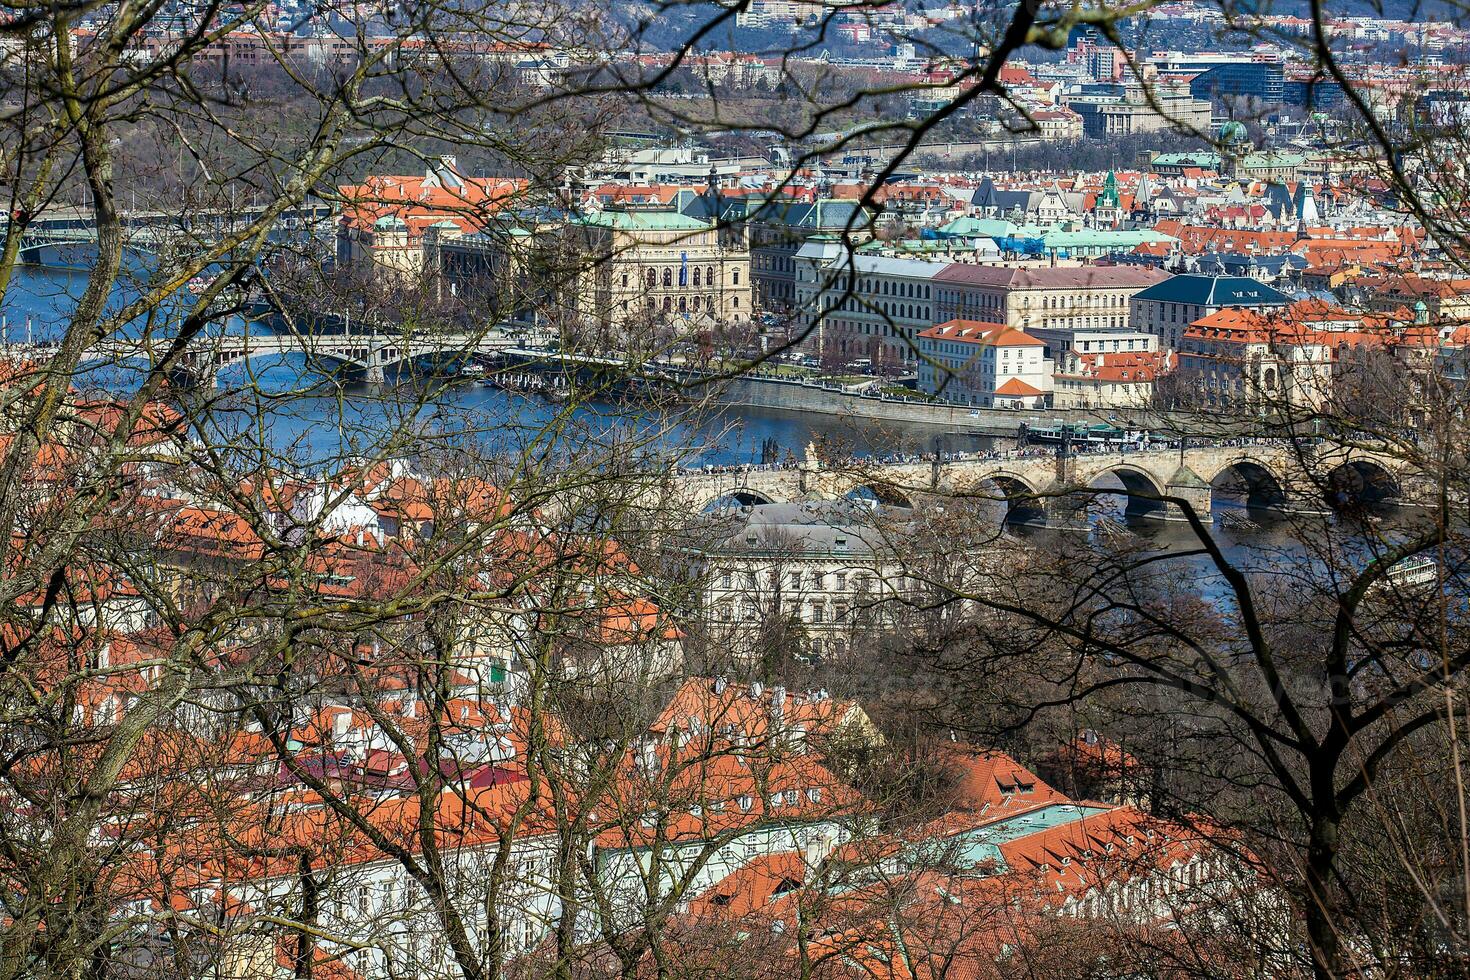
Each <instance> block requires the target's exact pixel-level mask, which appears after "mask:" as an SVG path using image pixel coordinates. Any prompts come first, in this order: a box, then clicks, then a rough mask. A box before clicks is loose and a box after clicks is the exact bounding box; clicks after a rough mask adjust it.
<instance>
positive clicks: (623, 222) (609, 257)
mask: <svg viewBox="0 0 1470 980" xmlns="http://www.w3.org/2000/svg"><path fill="white" fill-rule="evenodd" d="M569 231H570V232H571V234H570V235H569V238H571V239H572V240H573V242H574V247H576V248H577V249H579V250H580V251H581V253H582V257H581V271H580V273H579V275H578V284H577V290H576V292H577V299H576V304H577V311H578V313H580V314H581V315H582V316H584V317H589V318H591V319H594V320H596V321H598V322H599V323H601V324H604V325H607V326H611V327H615V328H621V327H624V326H627V325H630V324H634V323H677V322H679V321H686V322H689V323H690V324H691V325H694V324H697V323H700V322H704V323H710V322H717V323H733V322H736V321H740V320H745V319H747V318H749V316H750V312H751V303H752V292H751V281H750V248H749V245H748V243H747V240H746V238H745V233H744V230H743V229H741V228H720V227H719V226H717V225H716V224H714V223H711V222H709V221H703V220H700V219H699V218H691V217H689V216H688V215H684V214H681V213H679V212H678V211H675V210H673V209H672V208H667V207H655V208H641V207H628V208H626V209H618V210H613V209H609V210H606V211H601V212H598V213H595V214H588V215H583V216H581V217H579V218H576V219H574V220H573V222H572V224H571V227H570V229H569Z"/></svg>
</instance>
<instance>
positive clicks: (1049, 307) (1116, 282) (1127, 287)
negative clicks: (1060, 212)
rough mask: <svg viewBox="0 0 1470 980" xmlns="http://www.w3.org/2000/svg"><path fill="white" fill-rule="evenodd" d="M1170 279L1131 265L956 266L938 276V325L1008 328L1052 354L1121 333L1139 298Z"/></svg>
mask: <svg viewBox="0 0 1470 980" xmlns="http://www.w3.org/2000/svg"><path fill="white" fill-rule="evenodd" d="M1168 278H1169V274H1168V273H1167V272H1164V271H1162V270H1160V269H1153V268H1148V267H1145V266H1131V265H1111V266H1110V265H1085V266H1078V267H1075V268H1053V267H1042V268H1024V269H1014V268H1007V267H1004V266H985V265H964V264H956V265H951V266H949V267H948V268H946V269H945V270H944V271H943V272H940V273H939V274H938V275H936V276H935V277H934V290H935V301H936V302H935V316H936V317H937V319H938V320H940V321H943V320H956V319H961V320H983V321H986V322H989V323H1003V324H1005V325H1006V326H1010V327H1016V328H1018V329H1020V330H1023V331H1025V332H1026V333H1028V334H1031V335H1032V336H1033V337H1040V338H1042V339H1043V340H1044V341H1045V342H1046V343H1047V345H1048V347H1049V348H1051V349H1052V350H1053V351H1055V350H1060V349H1065V348H1066V347H1068V346H1070V338H1071V337H1072V336H1073V335H1074V334H1076V333H1078V332H1087V331H1097V330H1105V329H1107V330H1118V329H1122V328H1123V327H1125V326H1126V325H1127V323H1128V314H1129V304H1130V302H1131V300H1132V299H1133V297H1134V295H1135V294H1137V293H1139V292H1141V291H1142V290H1145V289H1147V288H1148V287H1150V286H1153V285H1155V284H1156V283H1160V282H1163V281H1164V280H1166V279H1168Z"/></svg>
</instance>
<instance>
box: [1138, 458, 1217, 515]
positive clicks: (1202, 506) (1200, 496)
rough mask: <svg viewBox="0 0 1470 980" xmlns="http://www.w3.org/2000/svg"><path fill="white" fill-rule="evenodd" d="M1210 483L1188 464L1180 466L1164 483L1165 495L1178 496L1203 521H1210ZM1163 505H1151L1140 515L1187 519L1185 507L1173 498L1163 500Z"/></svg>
mask: <svg viewBox="0 0 1470 980" xmlns="http://www.w3.org/2000/svg"><path fill="white" fill-rule="evenodd" d="M1210 494H1211V489H1210V485H1209V484H1208V483H1206V482H1205V481H1204V480H1203V479H1201V478H1200V476H1199V474H1198V473H1196V472H1194V470H1192V469H1190V468H1189V467H1187V466H1180V467H1179V468H1178V469H1177V470H1175V471H1174V475H1173V476H1171V477H1169V482H1168V483H1166V484H1165V485H1164V496H1166V497H1177V498H1179V499H1180V500H1182V501H1184V502H1185V503H1187V504H1188V505H1189V506H1190V508H1191V509H1192V510H1193V511H1194V513H1195V516H1197V517H1198V518H1199V519H1200V521H1201V522H1203V523H1204V524H1206V525H1208V524H1209V523H1210V502H1211V499H1210ZM1160 503H1161V506H1159V507H1150V508H1149V509H1147V510H1144V511H1141V512H1140V513H1139V514H1138V516H1139V517H1143V518H1147V519H1148V520H1151V521H1187V520H1189V517H1188V516H1187V515H1186V514H1185V512H1184V508H1183V507H1181V506H1180V505H1179V504H1176V503H1174V502H1173V501H1172V500H1166V501H1161V502H1160Z"/></svg>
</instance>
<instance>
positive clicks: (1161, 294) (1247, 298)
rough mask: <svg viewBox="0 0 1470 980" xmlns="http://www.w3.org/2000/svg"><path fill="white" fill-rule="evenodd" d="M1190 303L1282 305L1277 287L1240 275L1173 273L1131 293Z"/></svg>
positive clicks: (1285, 299) (1282, 296)
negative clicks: (1136, 292) (1177, 274)
mask: <svg viewBox="0 0 1470 980" xmlns="http://www.w3.org/2000/svg"><path fill="white" fill-rule="evenodd" d="M1133 298H1134V299H1141V300H1155V301H1158V302H1163V303H1187V304H1190V305H1192V306H1285V305H1286V304H1287V303H1288V302H1290V298H1289V297H1288V296H1287V295H1286V294H1285V293H1283V292H1282V291H1281V290H1279V289H1274V288H1272V287H1271V286H1267V285H1266V284H1265V283H1262V282H1257V281H1256V280H1254V279H1247V278H1245V277H1243V276H1192V275H1186V276H1173V277H1171V278H1169V279H1165V280H1164V281H1163V282H1161V283H1158V284H1156V285H1153V286H1150V287H1148V288H1147V289H1145V290H1144V291H1143V292H1141V293H1138V294H1137V295H1135V296H1134V297H1133Z"/></svg>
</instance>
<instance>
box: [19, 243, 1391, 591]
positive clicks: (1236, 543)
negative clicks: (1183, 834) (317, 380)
mask: <svg viewBox="0 0 1470 980" xmlns="http://www.w3.org/2000/svg"><path fill="white" fill-rule="evenodd" d="M84 285H85V278H84V276H83V275H82V274H81V273H79V272H72V271H65V270H56V269H47V268H38V267H33V266H25V267H21V268H20V269H19V270H18V274H17V276H16V278H15V279H14V281H13V282H12V285H11V287H10V290H9V291H8V293H7V295H6V297H5V300H4V302H3V303H0V317H3V318H4V322H5V324H6V333H7V334H8V336H9V338H10V339H12V340H23V339H26V337H27V336H29V337H30V338H32V339H35V340H38V341H39V340H47V339H55V338H57V337H59V336H60V333H61V331H62V330H63V329H64V327H65V323H66V315H67V311H68V310H69V309H70V308H71V307H72V305H73V304H74V303H75V300H76V297H77V296H79V295H80V292H81V290H82V288H83V286H84ZM129 292H130V291H129V290H127V289H123V290H120V293H119V297H118V300H119V301H121V299H123V298H124V297H126V296H127V295H128V294H129ZM130 329H134V330H141V329H142V325H141V324H134V325H130ZM222 329H224V330H227V331H238V330H240V329H243V324H242V323H240V322H238V321H237V322H230V323H226V324H224V325H222ZM247 372H248V375H249V376H248V377H247ZM133 374H134V378H135V377H136V372H133ZM310 378H311V376H310V375H309V374H307V373H306V372H305V370H304V365H303V363H302V359H301V358H299V357H296V356H288V357H286V358H283V359H281V358H278V359H267V358H258V359H252V360H251V361H250V362H249V363H248V365H236V366H234V367H232V368H229V369H227V370H226V371H224V372H223V373H222V377H221V387H222V389H224V390H225V391H226V392H228V391H230V390H231V389H236V388H244V389H246V390H248V391H252V392H256V393H258V394H257V395H256V396H254V397H249V398H247V397H244V396H229V395H225V396H223V397H222V400H221V402H220V408H221V410H220V411H217V412H215V413H213V414H212V417H213V418H215V419H217V420H218V426H219V429H218V431H216V432H214V433H211V434H210V435H211V437H212V438H211V442H212V443H213V444H219V443H220V442H221V439H222V438H226V439H227V438H230V437H233V436H237V435H241V434H244V433H246V432H247V431H248V433H249V435H248V436H246V437H245V438H244V439H243V440H242V444H243V445H245V446H247V447H248V446H249V445H250V444H251V442H252V440H254V439H263V440H264V441H265V442H266V443H267V444H268V446H269V448H270V449H271V450H272V451H273V452H275V453H278V454H280V456H282V457H286V458H288V459H289V460H290V461H291V462H293V463H294V464H295V465H296V466H298V467H299V468H301V469H306V470H311V469H319V468H321V467H322V466H324V465H326V463H327V462H328V461H330V460H331V459H333V458H336V457H338V456H339V455H340V454H341V453H342V452H343V451H346V452H351V453H356V452H359V451H362V450H367V449H370V448H371V447H373V446H374V445H376V444H377V443H378V442H379V441H380V440H381V438H382V436H383V435H384V433H385V432H386V429H387V427H388V426H389V425H390V424H407V425H410V426H413V427H417V428H421V429H426V430H430V431H437V432H440V433H443V434H444V436H445V437H446V438H447V439H454V438H460V437H463V436H465V435H466V434H469V435H471V436H472V437H474V438H477V439H479V440H481V441H482V442H483V443H485V444H488V448H489V449H490V450H491V451H492V452H495V451H499V452H512V453H513V452H517V451H519V450H521V449H524V448H525V446H526V445H527V444H528V443H529V442H532V441H533V440H537V439H541V440H545V439H546V438H547V435H546V434H547V432H548V431H549V430H550V429H551V425H550V423H551V422H552V420H553V419H555V418H556V416H557V413H559V412H565V413H566V418H565V419H564V420H563V421H565V422H568V423H569V425H568V426H565V427H561V428H558V429H557V432H558V436H557V438H558V439H563V438H569V439H570V441H571V442H572V443H573V444H575V443H576V440H577V439H578V438H579V436H578V435H577V434H576V433H580V434H581V436H580V437H581V438H588V439H591V440H594V441H597V442H604V443H605V442H607V441H609V440H611V439H613V438H615V437H617V436H618V435H619V434H620V431H626V432H627V433H629V434H630V437H629V438H628V439H627V440H626V441H627V443H628V444H630V445H636V446H638V447H640V451H647V452H652V453H656V454H658V455H660V456H663V457H666V458H667V459H669V460H674V459H677V460H679V461H680V462H682V463H683V464H684V465H690V464H710V465H738V464H743V463H757V462H760V461H761V460H762V457H763V455H765V454H766V453H767V452H768V451H769V450H770V448H771V447H774V448H775V450H776V452H777V454H778V455H780V456H783V457H784V456H787V455H790V456H795V457H799V456H800V455H801V454H802V453H803V451H804V449H805V447H806V446H807V444H808V443H813V442H816V443H825V444H826V446H827V447H828V448H830V449H832V450H834V451H835V452H837V453H838V454H840V453H841V452H843V451H844V450H845V451H850V452H853V453H855V454H858V455H884V456H889V455H893V454H897V453H924V452H931V451H935V450H974V449H983V448H988V447H989V440H987V439H985V438H984V437H976V436H973V435H969V434H963V435H962V434H959V433H951V432H947V431H945V430H944V429H943V428H941V427H937V426H930V425H912V426H905V425H894V424H890V423H883V424H882V425H878V424H876V423H873V422H869V421H862V420H844V419H839V418H834V417H831V416H823V415H808V414H801V413H789V412H779V411H772V410H762V409H754V408H744V407H742V408H733V407H732V408H725V409H723V410H721V412H720V413H719V415H718V416H716V417H710V418H702V419H692V418H679V419H674V420H670V419H669V418H668V417H667V416H665V415H659V414H656V413H654V412H652V411H650V410H649V409H648V408H647V407H646V406H643V405H641V404H628V405H616V404H612V403H608V402H594V403H591V404H586V405H579V406H578V407H576V408H575V409H572V410H570V411H568V410H566V409H564V408H563V407H562V406H559V405H557V404H554V403H551V402H548V401H546V400H544V399H542V398H541V397H539V396H535V395H521V394H515V393H511V392H506V391H503V390H501V389H499V388H496V387H493V386H490V385H486V384H482V383H474V382H451V383H432V385H431V387H427V388H426V387H423V385H424V384H425V382H423V381H421V380H418V381H406V382H403V383H402V384H401V385H396V384H387V385H365V384H348V385H344V386H341V387H338V386H336V385H332V384H319V385H317V386H316V389H315V391H314V392H313V393H307V394H301V393H293V392H300V391H301V390H302V388H303V386H304V382H305V381H307V380H308V379H310ZM247 381H248V382H249V384H248V385H247V384H246V382H247ZM127 383H128V377H127V372H125V371H124V372H119V371H118V369H117V368H115V367H114V368H109V369H103V370H98V371H93V372H90V373H88V374H87V375H86V376H85V377H83V378H81V379H79V385H80V386H83V387H88V386H95V387H100V388H103V389H110V390H117V389H125V388H126V386H127ZM272 395H276V396H281V397H277V398H272V397H270V396H272ZM564 430H566V431H571V432H572V433H573V434H572V435H571V436H570V437H566V436H564V435H563V434H562V433H563V431H564ZM650 433H653V435H652V436H650V435H649V434H650ZM275 462H279V460H277V461H275ZM1099 486H1100V487H1101V486H1102V484H1099ZM1109 489H1121V484H1118V485H1117V487H1116V488H1113V487H1109ZM1125 502H1126V500H1125V498H1124V497H1122V496H1121V495H1118V496H1106V497H1104V498H1102V499H1101V501H1100V505H1101V506H1100V508H1099V509H1101V510H1102V511H1103V512H1104V514H1105V515H1106V516H1107V517H1108V518H1109V520H1108V521H1106V522H1104V523H1105V524H1108V525H1110V526H1111V527H1112V528H1113V532H1112V533H1113V534H1114V535H1115V536H1116V540H1117V541H1118V542H1119V543H1120V544H1121V543H1123V542H1130V541H1131V542H1132V543H1134V544H1138V545H1140V546H1142V547H1143V548H1144V549H1145V550H1147V551H1154V552H1156V553H1157V552H1170V551H1176V552H1177V551H1181V550H1192V549H1193V547H1194V546H1195V544H1197V543H1196V542H1193V541H1192V539H1191V538H1190V536H1189V533H1188V531H1187V528H1184V527H1181V526H1179V525H1174V524H1163V523H1160V522H1157V521H1150V520H1146V519H1138V518H1137V517H1133V516H1129V515H1126V514H1125V513H1124V511H1123V505H1124V503H1125ZM1239 507H1240V505H1239V503H1238V502H1234V501H1231V500H1230V499H1228V498H1226V497H1225V496H1223V495H1221V494H1218V493H1217V494H1216V504H1215V512H1216V515H1217V517H1218V515H1219V514H1221V513H1223V512H1224V511H1226V510H1228V509H1232V508H1234V509H1237V510H1238V509H1239ZM1253 516H1254V517H1255V518H1256V519H1257V521H1258V523H1259V524H1260V526H1259V528H1256V529H1250V528H1249V527H1243V526H1236V527H1227V526H1224V525H1223V524H1221V523H1219V522H1217V524H1216V528H1215V535H1216V540H1217V541H1218V542H1219V543H1220V545H1221V546H1222V547H1223V549H1224V551H1225V553H1226V555H1227V556H1228V557H1229V558H1230V559H1231V560H1232V561H1233V562H1236V563H1237V564H1239V565H1240V566H1242V567H1246V568H1251V569H1254V570H1256V571H1257V572H1260V573H1269V572H1270V571H1271V570H1272V569H1279V568H1280V567H1282V566H1283V565H1284V566H1292V565H1296V564H1297V563H1298V562H1300V560H1301V559H1302V558H1304V557H1306V556H1307V554H1308V552H1317V551H1318V550H1319V548H1321V547H1323V546H1326V548H1325V550H1334V551H1342V550H1343V549H1346V550H1347V551H1348V552H1352V553H1354V554H1357V555H1359V556H1361V558H1362V559H1363V560H1366V558H1367V557H1368V554H1369V553H1370V552H1371V551H1373V550H1375V549H1374V547H1373V545H1372V544H1371V543H1370V542H1371V539H1372V538H1374V537H1376V536H1377V535H1376V534H1369V535H1364V534H1363V533H1362V530H1361V527H1360V526H1358V525H1356V524H1355V523H1354V522H1351V521H1349V522H1340V521H1338V520H1337V519H1335V518H1331V517H1327V518H1324V519H1323V520H1321V521H1316V522H1309V524H1308V527H1307V536H1308V537H1309V538H1311V537H1317V538H1320V539H1321V540H1319V541H1318V545H1317V546H1316V547H1312V546H1308V545H1305V544H1304V543H1303V540H1302V537H1303V535H1302V533H1301V532H1302V528H1301V527H1300V526H1298V527H1297V528H1295V529H1294V530H1292V531H1291V532H1290V533H1288V530H1287V528H1286V526H1284V525H1282V524H1280V523H1276V522H1273V521H1272V519H1271V518H1269V517H1268V516H1266V515H1260V514H1256V515H1253ZM1387 516H1388V519H1389V521H1390V525H1389V526H1392V525H1395V524H1397V523H1398V522H1399V521H1401V520H1403V519H1405V518H1407V517H1409V516H1411V514H1410V513H1408V512H1398V513H1389V514H1388V515H1387ZM1125 528H1126V530H1125ZM1019 533H1021V534H1024V535H1026V536H1028V537H1032V536H1035V535H1037V534H1039V535H1040V536H1041V538H1040V540H1038V541H1036V542H1035V543H1038V544H1041V543H1042V542H1044V540H1045V536H1046V535H1048V534H1055V533H1057V532H1050V531H1042V532H1031V531H1021V532H1019ZM1094 533H1095V534H1098V533H1102V532H1098V531H1095V532H1094ZM1188 564H1189V566H1190V567H1192V568H1194V569H1195V570H1196V571H1197V572H1198V573H1199V575H1200V578H1199V580H1198V583H1199V584H1198V588H1199V590H1200V591H1201V593H1203V594H1205V595H1215V596H1218V597H1221V598H1223V593H1222V592H1221V590H1222V588H1223V585H1222V583H1221V582H1220V581H1219V580H1218V576H1217V575H1215V574H1214V572H1213V570H1212V569H1210V568H1209V567H1208V565H1207V563H1206V562H1204V561H1203V560H1202V559H1198V558H1193V559H1190V560H1189V562H1188ZM1313 564H1314V565H1317V566H1318V569H1319V571H1320V570H1321V566H1320V563H1316V562H1313Z"/></svg>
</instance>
